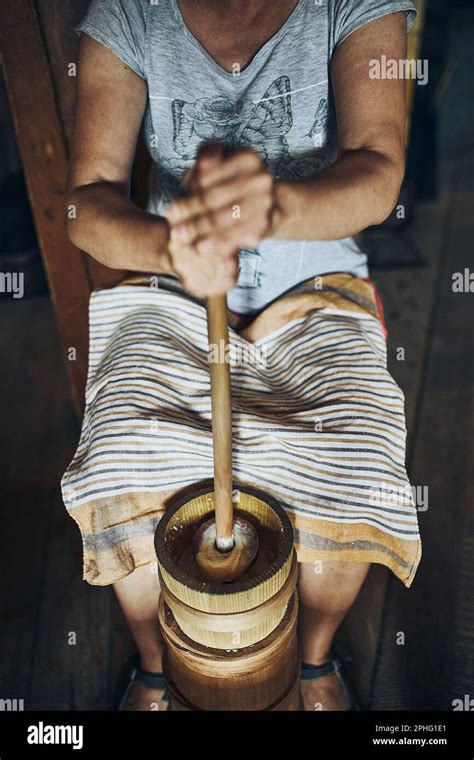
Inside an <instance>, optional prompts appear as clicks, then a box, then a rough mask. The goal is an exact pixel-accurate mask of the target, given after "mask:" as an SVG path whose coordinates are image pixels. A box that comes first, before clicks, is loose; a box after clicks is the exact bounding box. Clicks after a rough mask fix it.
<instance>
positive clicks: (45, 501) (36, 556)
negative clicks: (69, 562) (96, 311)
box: [0, 298, 78, 709]
mask: <svg viewBox="0 0 474 760" xmlns="http://www.w3.org/2000/svg"><path fill="white" fill-rule="evenodd" d="M0 321H1V323H2V326H3V327H2V330H1V332H0V365H1V366H2V372H1V373H0V416H1V419H2V438H3V440H4V447H3V452H2V458H1V469H2V473H1V491H2V493H1V504H2V510H3V512H4V519H3V522H2V529H1V551H0V578H1V579H2V580H1V583H0V607H1V610H2V614H1V619H2V625H0V650H1V651H2V652H3V653H4V656H2V657H0V685H1V687H0V690H1V694H0V697H10V698H18V699H24V700H25V709H30V707H31V700H30V696H31V693H30V683H31V672H32V663H33V659H34V653H35V647H36V642H37V632H38V627H37V624H38V619H39V612H40V606H41V599H42V589H43V576H44V569H45V561H46V553H47V547H48V535H49V531H50V521H51V515H52V511H53V509H60V510H61V511H64V506H63V505H62V504H61V503H58V500H57V492H58V482H59V478H60V475H61V473H62V470H63V468H65V466H66V463H67V461H68V459H69V458H70V457H71V456H72V453H73V451H74V447H75V443H76V438H77V433H78V428H77V422H76V418H75V415H74V414H73V410H72V405H71V400H70V397H69V392H68V386H67V382H66V372H65V368H64V365H63V363H62V361H61V358H60V349H59V342H58V337H57V334H56V331H55V329H54V316H53V312H52V308H51V305H50V303H49V300H48V299H46V298H35V299H31V300H25V301H21V300H11V301H7V300H3V301H2V302H1V303H0ZM55 494H56V496H55Z"/></svg>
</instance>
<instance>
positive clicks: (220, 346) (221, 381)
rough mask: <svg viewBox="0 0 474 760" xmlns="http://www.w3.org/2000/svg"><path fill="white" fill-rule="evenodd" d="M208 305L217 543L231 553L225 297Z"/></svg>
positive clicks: (220, 547)
mask: <svg viewBox="0 0 474 760" xmlns="http://www.w3.org/2000/svg"><path fill="white" fill-rule="evenodd" d="M206 306H207V329H208V336H209V347H210V361H209V371H210V376H211V408H212V440H213V447H214V498H215V509H216V534H217V536H216V544H217V548H218V549H220V550H221V551H228V550H229V549H232V547H233V545H234V536H233V532H232V525H233V504H232V405H231V395H230V366H229V362H228V361H226V358H227V351H228V343H229V330H228V324H227V300H226V296H225V294H224V295H219V296H212V297H210V298H208V299H207V304H206Z"/></svg>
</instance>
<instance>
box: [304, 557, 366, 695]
mask: <svg viewBox="0 0 474 760" xmlns="http://www.w3.org/2000/svg"><path fill="white" fill-rule="evenodd" d="M369 567H370V565H368V564H365V563H356V562H318V563H310V562H305V563H300V565H299V580H298V592H299V598H300V618H299V639H300V646H301V653H302V657H303V662H305V663H308V664H311V665H322V664H323V663H325V662H326V661H327V659H328V657H329V654H330V651H331V645H332V640H333V637H334V634H335V632H336V630H337V629H338V628H339V626H340V624H341V623H342V621H343V619H344V617H345V616H346V614H347V612H348V611H349V608H350V607H351V605H352V603H353V602H354V600H355V598H356V596H357V594H358V593H359V590H360V587H361V586H362V583H363V582H364V579H365V577H366V575H367V573H368V570H369ZM301 695H302V699H303V704H304V709H305V710H346V709H347V704H346V701H345V699H344V695H343V693H342V690H341V688H340V686H339V682H338V679H337V677H336V675H335V674H334V673H330V674H329V675H327V676H323V677H322V678H319V679H317V680H315V681H302V682H301Z"/></svg>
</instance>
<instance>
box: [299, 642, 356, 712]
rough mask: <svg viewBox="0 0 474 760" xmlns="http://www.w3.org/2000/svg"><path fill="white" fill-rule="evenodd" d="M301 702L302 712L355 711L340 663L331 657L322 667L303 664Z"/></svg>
mask: <svg viewBox="0 0 474 760" xmlns="http://www.w3.org/2000/svg"><path fill="white" fill-rule="evenodd" d="M300 688H301V700H302V703H303V710H305V711H306V712H310V711H311V712H314V711H319V710H324V711H327V710H335V711H338V712H341V711H345V710H357V709H358V707H357V704H356V700H355V697H354V695H353V694H352V691H351V689H350V687H349V685H348V683H347V682H346V679H345V677H344V674H343V671H342V663H341V661H340V659H339V658H338V657H337V656H336V655H331V656H330V657H329V659H328V660H327V662H325V663H323V664H322V665H310V664H307V663H303V665H302V667H301V681H300Z"/></svg>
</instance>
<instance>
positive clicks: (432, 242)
mask: <svg viewBox="0 0 474 760" xmlns="http://www.w3.org/2000/svg"><path fill="white" fill-rule="evenodd" d="M449 207H450V205H449V199H448V198H441V199H440V200H439V201H438V202H437V203H436V204H433V203H431V204H424V205H422V206H418V207H417V209H416V215H415V218H414V220H413V223H412V225H411V227H410V230H409V233H407V234H409V235H410V237H411V238H412V241H413V243H414V245H416V247H417V248H419V249H420V250H421V251H423V253H424V255H425V257H426V265H425V266H423V267H418V268H408V269H392V270H389V269H384V270H375V271H374V272H372V273H371V275H372V278H373V280H374V281H375V282H376V284H377V287H378V289H379V291H380V294H381V297H382V301H383V304H384V310H385V317H386V321H387V326H388V332H389V337H388V342H387V356H388V367H389V370H390V373H391V375H392V377H393V378H394V379H395V380H396V382H397V383H398V385H399V386H400V388H401V389H402V390H403V392H404V394H405V413H406V421H407V429H408V439H407V461H408V462H409V461H410V457H411V453H412V448H413V447H412V441H413V439H414V434H415V432H416V425H417V409H418V405H419V399H420V394H421V392H422V388H423V373H424V365H425V357H426V352H427V348H428V345H429V334H430V325H431V318H432V309H433V302H434V298H435V293H436V283H437V277H438V271H439V261H440V256H441V250H442V235H441V231H442V229H443V225H444V224H445V222H446V219H447V215H448V212H449ZM400 349H403V351H404V353H403V354H402V353H401V352H400ZM402 356H403V358H401V357H402ZM409 474H411V473H409ZM412 483H413V485H422V484H421V483H418V482H417V480H416V476H414V478H413V479H412ZM389 581H390V584H391V583H394V584H400V581H398V580H396V579H395V578H393V579H392V577H391V574H390V573H389V572H388V571H387V570H386V569H385V568H384V567H382V566H379V565H374V566H373V567H372V568H371V570H370V573H369V575H368V578H367V580H366V582H365V584H364V586H363V587H362V589H361V592H360V594H359V596H358V598H357V600H356V602H355V604H354V606H353V608H352V610H351V611H350V613H349V615H348V617H347V619H346V621H345V622H344V624H343V626H342V628H341V631H340V633H339V636H338V638H339V639H340V641H341V642H342V644H343V646H344V648H345V649H347V650H348V651H349V652H350V653H351V654H352V657H353V663H352V665H351V667H350V668H349V670H350V675H351V678H352V680H353V683H354V685H355V687H356V689H357V692H358V696H359V699H360V701H361V703H362V705H365V706H368V705H369V704H370V701H371V691H372V682H373V679H374V678H375V673H376V663H377V649H378V645H379V637H380V635H381V634H382V630H383V619H384V610H385V609H386V605H388V604H389V603H390V601H389V598H388V597H387V586H388V583H389ZM402 593H403V589H402Z"/></svg>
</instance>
